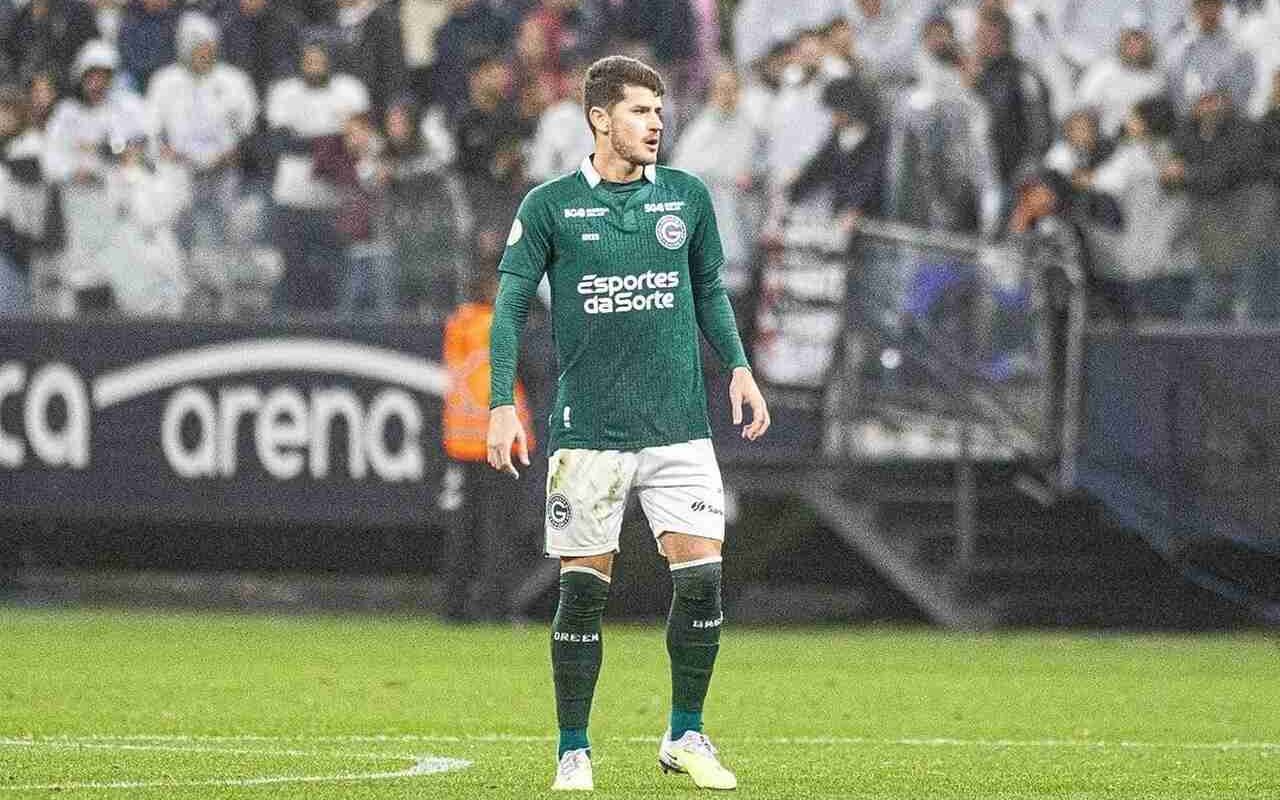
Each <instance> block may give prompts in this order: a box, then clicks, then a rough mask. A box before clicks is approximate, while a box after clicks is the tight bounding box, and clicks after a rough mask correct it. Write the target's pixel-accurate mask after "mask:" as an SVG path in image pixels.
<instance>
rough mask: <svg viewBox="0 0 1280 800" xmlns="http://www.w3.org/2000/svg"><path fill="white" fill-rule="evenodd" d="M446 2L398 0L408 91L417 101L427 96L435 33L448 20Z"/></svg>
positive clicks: (429, 86) (448, 2)
mask: <svg viewBox="0 0 1280 800" xmlns="http://www.w3.org/2000/svg"><path fill="white" fill-rule="evenodd" d="M449 5H450V0H400V35H401V38H402V39H403V40H404V60H405V68H406V69H407V70H408V73H409V78H408V80H409V85H410V91H411V92H412V93H413V94H414V95H415V96H416V97H418V98H424V99H425V98H427V97H428V96H429V95H430V94H431V85H432V82H433V79H432V73H433V72H434V69H435V63H436V32H437V31H439V30H440V28H441V26H443V25H444V23H445V21H446V20H448V19H449Z"/></svg>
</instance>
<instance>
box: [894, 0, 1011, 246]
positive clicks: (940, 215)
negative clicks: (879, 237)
mask: <svg viewBox="0 0 1280 800" xmlns="http://www.w3.org/2000/svg"><path fill="white" fill-rule="evenodd" d="M918 62H919V64H920V78H919V80H918V81H917V82H916V84H915V85H914V86H913V87H911V88H910V89H907V90H905V91H904V92H903V95H902V98H901V100H900V101H899V102H898V104H897V108H896V113H895V116H894V118H893V120H892V123H891V129H890V139H889V141H890V145H889V154H890V155H889V160H888V164H889V165H890V169H891V172H890V175H889V180H888V189H889V196H888V200H887V204H888V205H887V209H886V210H887V212H888V214H889V215H890V216H891V217H892V218H894V219H899V220H903V221H905V222H910V223H913V224H916V225H921V226H924V227H928V228H937V229H942V230H950V231H964V232H982V233H983V234H984V235H994V234H995V233H996V232H997V229H998V226H999V224H1000V219H1001V208H1002V203H1003V192H1002V189H1001V185H1000V179H999V173H998V172H997V167H996V160H995V154H994V151H993V150H992V146H991V136H990V130H991V122H990V115H989V114H988V112H987V108H986V104H985V103H984V102H983V101H982V99H981V98H980V97H979V96H978V95H977V94H976V93H975V92H974V91H973V90H972V89H970V88H969V87H968V86H967V84H966V81H965V78H964V75H963V74H962V73H961V71H960V49H959V46H958V45H957V44H956V40H955V32H954V30H953V29H952V27H951V23H950V22H949V21H948V20H947V19H946V18H945V17H934V18H933V19H932V20H930V21H929V23H928V24H927V25H925V28H924V32H923V35H922V41H921V47H920V52H919V58H918Z"/></svg>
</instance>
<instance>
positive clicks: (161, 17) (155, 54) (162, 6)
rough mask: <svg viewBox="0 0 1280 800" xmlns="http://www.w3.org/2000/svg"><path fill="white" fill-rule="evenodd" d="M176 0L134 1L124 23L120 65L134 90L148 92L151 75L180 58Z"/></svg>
mask: <svg viewBox="0 0 1280 800" xmlns="http://www.w3.org/2000/svg"><path fill="white" fill-rule="evenodd" d="M181 16H182V9H181V8H179V7H178V5H177V4H176V3H175V2H174V0H131V2H130V4H129V6H128V8H126V9H125V12H124V21H123V22H121V23H120V36H119V48H120V68H121V70H122V71H123V72H124V73H125V75H126V76H127V77H128V79H129V80H130V81H131V84H132V87H133V89H135V90H136V91H138V92H145V91H146V90H147V85H148V83H150V81H151V76H152V75H153V74H154V73H155V72H156V71H157V70H159V69H160V68H161V67H164V66H166V65H168V64H172V63H173V62H174V61H177V59H178V38H177V37H178V20H179V19H180V18H181Z"/></svg>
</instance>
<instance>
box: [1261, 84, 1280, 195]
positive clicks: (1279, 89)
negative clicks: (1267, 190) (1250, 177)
mask: <svg viewBox="0 0 1280 800" xmlns="http://www.w3.org/2000/svg"><path fill="white" fill-rule="evenodd" d="M1267 100H1268V104H1267V110H1266V113H1265V114H1263V115H1262V121H1261V122H1260V123H1259V125H1260V130H1261V131H1262V140H1263V142H1264V145H1265V148H1266V153H1267V162H1266V174H1267V175H1268V176H1269V177H1270V178H1271V180H1272V181H1274V182H1275V183H1276V184H1278V185H1280V69H1277V70H1276V71H1275V72H1273V73H1271V91H1270V93H1269V96H1268V98H1267Z"/></svg>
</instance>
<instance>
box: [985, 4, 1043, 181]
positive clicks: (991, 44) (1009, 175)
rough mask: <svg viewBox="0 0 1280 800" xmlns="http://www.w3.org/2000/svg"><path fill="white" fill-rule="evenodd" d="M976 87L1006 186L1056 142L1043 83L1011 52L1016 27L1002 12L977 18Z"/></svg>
mask: <svg viewBox="0 0 1280 800" xmlns="http://www.w3.org/2000/svg"><path fill="white" fill-rule="evenodd" d="M974 47H975V50H974V61H975V66H976V70H977V73H976V75H975V77H974V88H975V89H976V90H977V92H978V94H979V95H981V96H982V98H983V99H985V100H986V101H987V109H988V112H989V114H990V118H991V143H992V146H993V148H994V149H995V154H996V165H997V168H998V169H999V172H1000V179H1001V180H1002V181H1003V183H1004V184H1005V185H1006V186H1009V185H1011V184H1012V183H1013V182H1014V181H1016V180H1018V179H1019V177H1020V176H1022V175H1025V174H1028V173H1029V172H1032V171H1034V170H1035V169H1036V167H1037V165H1038V164H1039V163H1040V159H1041V158H1043V157H1044V154H1045V151H1047V150H1048V149H1049V144H1050V142H1051V141H1052V139H1053V117H1052V116H1051V114H1050V113H1049V93H1048V90H1047V89H1046V88H1045V85H1044V81H1042V80H1041V79H1040V76H1039V75H1037V74H1036V72H1035V70H1033V69H1032V68H1031V67H1030V66H1028V65H1027V63H1026V62H1024V61H1022V60H1021V59H1019V58H1018V57H1017V56H1015V55H1014V53H1013V22H1012V20H1010V19H1009V15H1008V14H1006V13H1004V11H1001V10H1000V9H999V8H996V7H992V6H988V7H987V8H984V9H983V10H982V11H981V12H980V13H979V14H978V27H977V30H976V31H975V33H974Z"/></svg>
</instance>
